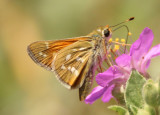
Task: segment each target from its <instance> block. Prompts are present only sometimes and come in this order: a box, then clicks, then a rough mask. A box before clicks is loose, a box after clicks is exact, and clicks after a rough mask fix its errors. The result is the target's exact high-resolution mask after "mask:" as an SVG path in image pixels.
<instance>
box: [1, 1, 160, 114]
mask: <svg viewBox="0 0 160 115" xmlns="http://www.w3.org/2000/svg"><path fill="white" fill-rule="evenodd" d="M132 16H134V17H136V18H135V20H134V21H133V22H130V23H127V25H128V27H129V28H130V31H131V32H132V38H134V39H137V38H138V36H139V34H140V33H141V31H142V30H143V29H144V28H145V27H149V28H151V29H152V30H153V32H154V36H155V39H154V43H153V45H155V44H158V43H160V22H159V21H160V1H159V0H0V115H97V114H98V115H115V112H113V111H111V110H108V109H107V106H108V105H110V104H116V102H115V101H114V100H111V101H110V103H103V102H102V101H101V100H98V101H96V102H95V103H94V104H92V105H86V104H85V103H83V102H80V101H79V100H78V91H77V90H73V91H70V90H67V89H66V88H64V87H63V86H62V85H61V84H60V83H59V82H58V81H57V80H56V78H55V77H54V74H53V73H52V72H49V71H46V70H45V69H43V68H41V67H39V66H37V65H36V64H35V63H34V62H33V61H32V60H31V59H30V57H29V56H28V55H27V51H26V48H27V45H29V44H30V43H32V42H34V41H38V40H52V39H62V38H69V37H77V36H82V35H87V34H88V33H89V32H91V31H92V30H94V29H95V28H96V27H97V26H100V25H106V24H109V25H114V24H117V23H119V22H121V21H123V20H126V19H128V18H129V17H132ZM124 35H126V30H125V29H121V30H120V31H119V32H117V35H116V36H118V37H124ZM159 67H160V58H155V59H153V60H152V63H151V66H150V68H149V73H150V74H151V75H152V76H153V77H154V79H155V80H157V79H158V78H159V76H160V71H159Z"/></svg>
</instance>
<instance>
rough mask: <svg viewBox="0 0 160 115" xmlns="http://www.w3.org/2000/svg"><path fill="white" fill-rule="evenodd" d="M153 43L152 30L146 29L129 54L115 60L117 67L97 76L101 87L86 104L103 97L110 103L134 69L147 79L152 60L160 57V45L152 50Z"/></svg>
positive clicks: (96, 88) (97, 88)
mask: <svg viewBox="0 0 160 115" xmlns="http://www.w3.org/2000/svg"><path fill="white" fill-rule="evenodd" d="M152 41H153V33H152V30H151V29H149V28H145V29H144V30H143V32H142V33H141V34H140V37H139V39H138V40H136V41H135V42H134V43H133V44H132V46H131V48H130V53H129V54H122V55H120V56H119V57H118V58H117V59H116V60H115V62H116V64H117V65H114V66H112V67H110V68H109V69H108V70H107V71H105V72H103V73H99V74H98V75H97V76H96V82H97V84H98V85H99V86H97V87H95V88H94V89H93V90H92V92H91V93H90V94H89V95H88V96H87V97H86V99H85V102H86V103H89V104H92V103H93V102H94V101H95V100H97V99H98V98H100V97H102V101H103V102H108V101H109V100H110V99H111V98H113V95H112V91H113V90H114V89H116V84H121V86H125V83H126V81H127V80H128V78H129V76H130V73H131V71H132V69H136V70H137V71H139V72H140V73H141V74H142V75H143V76H144V77H146V78H147V77H148V74H147V72H146V70H147V68H148V67H149V64H150V62H151V58H153V57H156V56H159V55H160V44H159V45H156V46H154V47H153V48H151V45H152ZM150 48H151V49H150ZM121 86H119V87H121ZM119 89H120V88H119Z"/></svg>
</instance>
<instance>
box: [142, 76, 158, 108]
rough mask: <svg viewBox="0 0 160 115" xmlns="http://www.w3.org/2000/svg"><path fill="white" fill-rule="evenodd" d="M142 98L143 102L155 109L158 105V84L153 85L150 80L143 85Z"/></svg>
mask: <svg viewBox="0 0 160 115" xmlns="http://www.w3.org/2000/svg"><path fill="white" fill-rule="evenodd" d="M143 98H144V100H145V102H146V103H147V104H148V105H150V106H152V107H157V106H158V105H159V104H160V95H159V88H158V84H157V83H154V82H153V80H151V79H149V80H148V81H147V82H146V84H145V85H144V88H143Z"/></svg>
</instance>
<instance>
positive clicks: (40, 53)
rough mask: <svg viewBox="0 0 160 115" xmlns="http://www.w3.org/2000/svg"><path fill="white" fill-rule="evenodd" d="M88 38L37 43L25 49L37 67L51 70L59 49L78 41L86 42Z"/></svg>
mask: <svg viewBox="0 0 160 115" xmlns="http://www.w3.org/2000/svg"><path fill="white" fill-rule="evenodd" d="M88 39H90V38H89V37H77V38H73V39H65V40H55V41H38V42H34V43H32V44H30V45H29V46H28V48H27V50H28V54H29V56H30V57H31V58H32V60H33V61H34V62H35V63H37V64H38V65H40V66H42V67H44V68H45V69H47V70H51V69H52V67H51V66H52V65H51V64H52V62H53V59H54V56H55V54H56V53H57V52H58V51H60V50H61V49H63V48H65V47H67V46H69V45H71V44H73V43H75V42H77V41H79V40H82V41H84V40H88Z"/></svg>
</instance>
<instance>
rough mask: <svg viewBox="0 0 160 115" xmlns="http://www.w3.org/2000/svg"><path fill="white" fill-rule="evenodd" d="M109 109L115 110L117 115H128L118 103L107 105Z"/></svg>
mask: <svg viewBox="0 0 160 115" xmlns="http://www.w3.org/2000/svg"><path fill="white" fill-rule="evenodd" d="M108 108H109V109H111V110H113V111H115V112H117V113H118V114H119V115H129V114H128V111H127V109H125V108H123V107H121V106H118V105H112V106H109V107H108Z"/></svg>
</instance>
